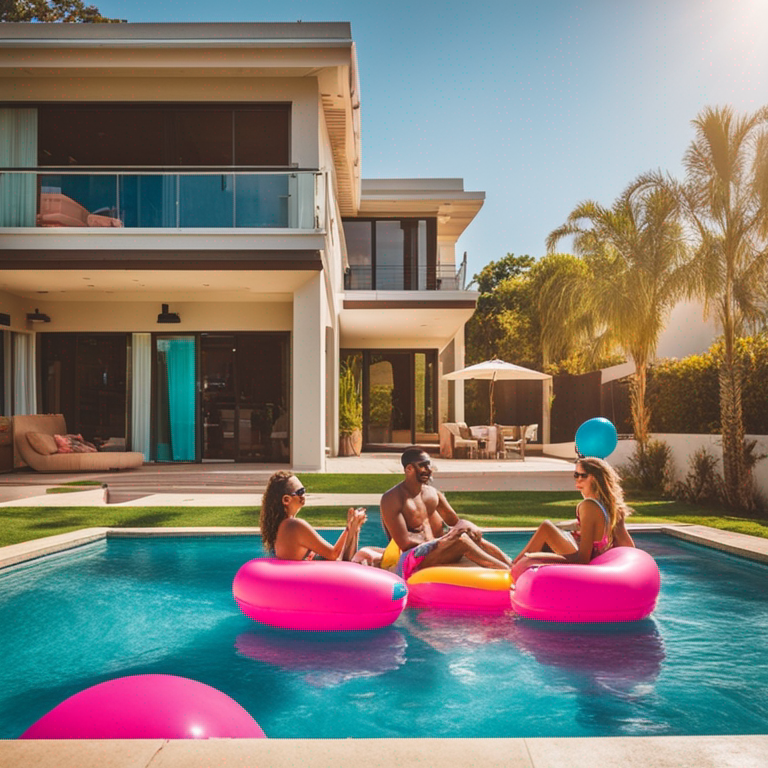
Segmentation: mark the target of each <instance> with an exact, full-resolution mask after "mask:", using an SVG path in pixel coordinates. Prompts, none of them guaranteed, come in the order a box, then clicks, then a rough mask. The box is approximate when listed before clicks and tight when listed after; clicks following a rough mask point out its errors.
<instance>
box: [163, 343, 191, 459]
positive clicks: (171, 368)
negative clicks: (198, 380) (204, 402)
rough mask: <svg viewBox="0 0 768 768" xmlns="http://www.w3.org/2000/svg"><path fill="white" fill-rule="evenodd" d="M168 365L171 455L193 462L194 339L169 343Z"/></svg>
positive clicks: (174, 457)
mask: <svg viewBox="0 0 768 768" xmlns="http://www.w3.org/2000/svg"><path fill="white" fill-rule="evenodd" d="M166 364H167V366H168V413H169V416H170V422H171V456H172V458H173V460H174V461H194V460H195V340H194V339H171V340H169V341H168V351H167V353H166Z"/></svg>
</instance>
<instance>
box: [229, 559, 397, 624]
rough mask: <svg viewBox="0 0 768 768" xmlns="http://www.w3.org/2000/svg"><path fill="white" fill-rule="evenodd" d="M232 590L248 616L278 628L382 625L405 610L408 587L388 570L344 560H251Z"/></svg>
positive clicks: (241, 571)
mask: <svg viewBox="0 0 768 768" xmlns="http://www.w3.org/2000/svg"><path fill="white" fill-rule="evenodd" d="M232 593H233V595H234V597H235V602H236V603H237V605H238V607H239V608H240V610H241V611H242V612H243V613H244V614H245V615H246V616H247V617H248V618H249V619H254V620H255V621H258V622H261V623H262V624H268V625H269V626H271V627H276V628H278V629H302V630H319V631H325V632H333V631H341V630H356V629H380V628H381V627H386V626H388V625H389V624H392V623H393V622H394V621H395V620H396V619H397V617H398V616H399V615H400V614H401V613H402V612H403V608H405V602H406V598H407V594H408V590H407V588H406V586H405V582H403V580H402V579H401V578H399V577H398V576H395V575H394V574H393V573H390V572H389V571H382V570H381V569H379V568H370V567H367V566H364V565H358V564H357V563H349V562H343V561H334V562H326V561H321V562H317V561H314V562H305V561H295V560H266V559H257V560H251V561H249V562H247V563H246V564H245V565H243V566H242V567H241V568H240V570H239V571H238V572H237V574H236V576H235V580H234V582H233V584H232Z"/></svg>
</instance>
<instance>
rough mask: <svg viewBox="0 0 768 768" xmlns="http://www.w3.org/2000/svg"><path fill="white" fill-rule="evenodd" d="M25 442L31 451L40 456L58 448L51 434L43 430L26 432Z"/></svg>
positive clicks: (51, 452)
mask: <svg viewBox="0 0 768 768" xmlns="http://www.w3.org/2000/svg"><path fill="white" fill-rule="evenodd" d="M27 442H28V443H29V445H30V448H32V450H33V451H37V452H38V453H39V454H41V455H42V456H50V455H51V454H53V453H56V452H57V451H58V450H59V448H58V446H57V445H56V440H55V439H54V437H53V435H47V434H45V433H44V432H27Z"/></svg>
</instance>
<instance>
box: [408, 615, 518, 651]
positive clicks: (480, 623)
mask: <svg viewBox="0 0 768 768" xmlns="http://www.w3.org/2000/svg"><path fill="white" fill-rule="evenodd" d="M513 622H514V619H513V614H512V612H511V611H504V612H501V611H497V612H491V613H484V612H474V611H448V610H445V609H442V608H423V609H421V608H420V609H412V608H407V609H406V611H405V612H404V613H403V614H402V615H401V616H400V619H399V620H398V624H399V625H400V626H402V627H404V628H405V629H407V630H408V632H410V634H412V635H413V636H414V637H418V638H419V639H420V640H422V641H424V642H425V643H427V645H429V646H430V647H431V648H433V649H434V650H436V651H438V652H440V653H450V652H451V651H452V650H454V649H456V648H461V649H463V650H466V649H468V648H471V647H479V646H486V645H489V644H491V643H498V642H506V641H508V640H509V635H510V628H511V626H512V624H513Z"/></svg>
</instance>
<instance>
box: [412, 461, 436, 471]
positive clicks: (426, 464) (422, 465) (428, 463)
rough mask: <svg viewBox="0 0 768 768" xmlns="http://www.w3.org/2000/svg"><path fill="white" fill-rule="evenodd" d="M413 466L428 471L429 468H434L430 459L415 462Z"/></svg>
mask: <svg viewBox="0 0 768 768" xmlns="http://www.w3.org/2000/svg"><path fill="white" fill-rule="evenodd" d="M413 466H414V467H418V468H419V469H426V468H427V467H431V466H432V461H431V460H430V459H424V461H415V462H414V463H413Z"/></svg>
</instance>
